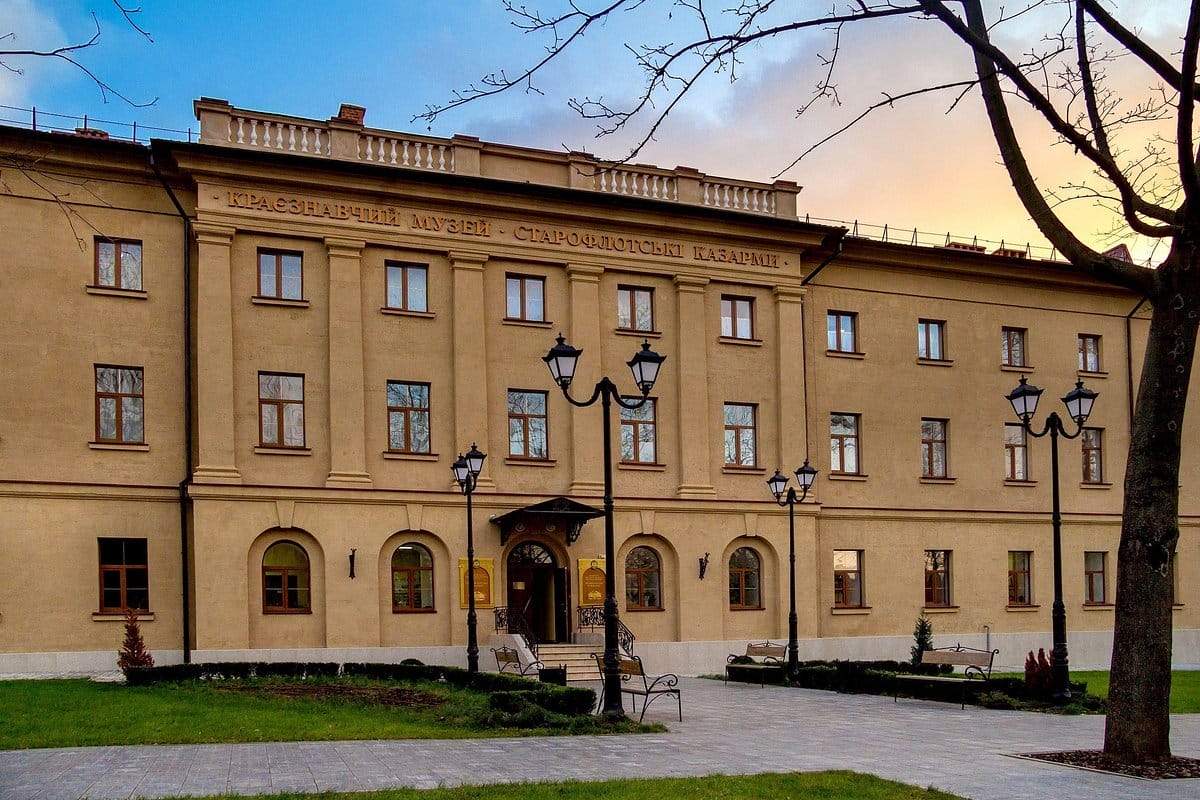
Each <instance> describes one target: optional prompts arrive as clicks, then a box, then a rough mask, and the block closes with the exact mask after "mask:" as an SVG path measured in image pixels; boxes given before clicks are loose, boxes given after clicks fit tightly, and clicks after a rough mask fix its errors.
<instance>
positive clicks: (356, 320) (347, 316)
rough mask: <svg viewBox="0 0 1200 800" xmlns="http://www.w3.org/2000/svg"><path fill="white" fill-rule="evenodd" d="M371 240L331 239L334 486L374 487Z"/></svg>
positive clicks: (331, 471) (331, 464)
mask: <svg viewBox="0 0 1200 800" xmlns="http://www.w3.org/2000/svg"><path fill="white" fill-rule="evenodd" d="M365 246H366V242H364V241H361V240H354V239H339V238H326V239H325V248H326V250H327V251H328V253H329V397H328V407H329V477H328V478H327V479H326V480H325V485H326V486H327V487H330V488H337V487H345V488H360V489H361V488H370V487H371V476H370V475H369V474H368V473H367V461H366V446H367V442H366V419H365V417H364V408H363V406H364V404H363V398H364V397H365V396H366V386H365V381H364V377H363V333H362V329H363V320H362V251H363V248H364V247H365Z"/></svg>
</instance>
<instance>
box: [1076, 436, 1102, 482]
mask: <svg viewBox="0 0 1200 800" xmlns="http://www.w3.org/2000/svg"><path fill="white" fill-rule="evenodd" d="M1079 440H1080V442H1081V443H1082V445H1083V482H1084V483H1104V429H1103V428H1084V429H1083V434H1082V435H1081V436H1080V437H1079Z"/></svg>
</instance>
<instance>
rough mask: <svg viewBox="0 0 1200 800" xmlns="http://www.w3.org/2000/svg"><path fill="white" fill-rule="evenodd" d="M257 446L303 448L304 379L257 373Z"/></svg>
mask: <svg viewBox="0 0 1200 800" xmlns="http://www.w3.org/2000/svg"><path fill="white" fill-rule="evenodd" d="M258 421H259V426H258V427H259V444H260V445H262V446H263V447H297V448H299V447H304V376H303V375H291V374H288V373H283V372H260V373H258Z"/></svg>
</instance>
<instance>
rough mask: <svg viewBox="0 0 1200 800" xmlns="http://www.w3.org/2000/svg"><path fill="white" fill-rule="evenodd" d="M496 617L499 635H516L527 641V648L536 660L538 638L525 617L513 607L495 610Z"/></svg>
mask: <svg viewBox="0 0 1200 800" xmlns="http://www.w3.org/2000/svg"><path fill="white" fill-rule="evenodd" d="M494 613H495V615H496V631H497V632H498V633H515V634H517V635H518V636H520V637H521V638H522V639H523V640H524V641H525V646H526V647H528V648H529V652H530V653H532V654H533V657H534V658H535V659H536V658H537V657H538V643H537V636H536V635H535V634H534V632H533V628H530V627H529V621H528V620H527V619H525V615H524V614H522V613H521V612H519V611H517V609H515V608H513V607H512V606H502V607H500V608H497V609H495V610H494Z"/></svg>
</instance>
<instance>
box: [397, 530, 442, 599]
mask: <svg viewBox="0 0 1200 800" xmlns="http://www.w3.org/2000/svg"><path fill="white" fill-rule="evenodd" d="M406 611H433V556H432V555H430V554H429V548H427V547H425V546H423V545H419V544H416V543H415V542H408V543H407V544H402V545H400V546H399V547H397V548H396V552H395V553H392V612H393V613H396V614H400V613H403V612H406Z"/></svg>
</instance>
